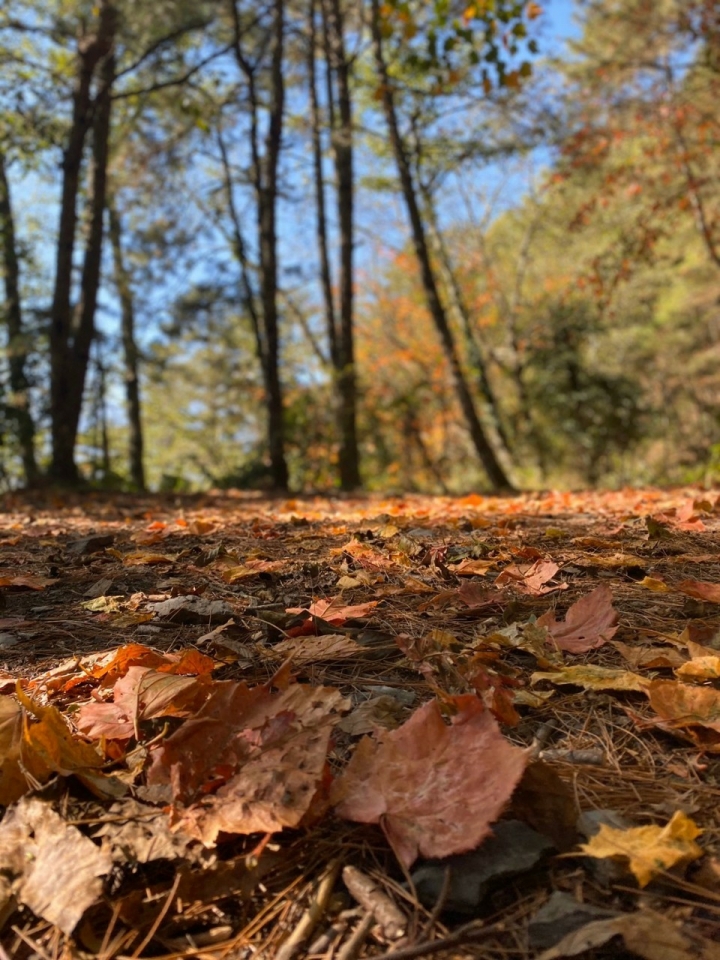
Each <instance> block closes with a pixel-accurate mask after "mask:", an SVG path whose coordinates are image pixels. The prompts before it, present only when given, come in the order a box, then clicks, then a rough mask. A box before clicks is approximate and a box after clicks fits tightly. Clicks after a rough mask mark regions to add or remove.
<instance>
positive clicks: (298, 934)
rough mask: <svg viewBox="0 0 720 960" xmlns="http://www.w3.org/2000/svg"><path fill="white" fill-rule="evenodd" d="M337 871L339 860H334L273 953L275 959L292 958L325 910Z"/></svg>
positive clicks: (338, 869) (284, 959)
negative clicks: (296, 920) (303, 909)
mask: <svg viewBox="0 0 720 960" xmlns="http://www.w3.org/2000/svg"><path fill="white" fill-rule="evenodd" d="M339 871H340V861H339V860H334V861H333V862H332V863H331V864H330V865H329V867H328V869H327V870H326V871H325V873H324V875H323V876H322V878H321V880H320V882H319V884H318V888H317V893H316V894H315V896H314V898H313V900H312V903H311V904H310V906H309V907H308V908H307V910H306V911H305V913H304V914H303V915H302V917H301V918H300V922H299V923H298V924H297V926H296V927H295V929H294V930H293V931H292V933H291V934H290V936H289V937H288V938H287V940H286V941H285V943H283V944H282V946H281V947H280V949H279V950H278V952H277V953H276V954H275V960H292V957H294V956H295V954H296V953H297V952H298V950H299V949H300V947H301V946H302V945H303V943H305V941H306V940H307V938H308V937H309V936H310V934H311V933H312V932H313V930H314V929H315V927H316V926H317V925H318V922H319V921H320V919H321V918H322V917H323V915H324V913H325V911H326V910H327V905H328V903H329V902H330V895H331V894H332V892H333V887H334V886H335V881H336V880H337V875H338V873H339Z"/></svg>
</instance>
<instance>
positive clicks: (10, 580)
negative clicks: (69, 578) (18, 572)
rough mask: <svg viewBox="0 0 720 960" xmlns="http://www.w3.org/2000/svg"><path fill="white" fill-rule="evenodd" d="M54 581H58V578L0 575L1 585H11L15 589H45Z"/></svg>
mask: <svg viewBox="0 0 720 960" xmlns="http://www.w3.org/2000/svg"><path fill="white" fill-rule="evenodd" d="M53 583H57V580H52V579H50V578H48V577H31V576H18V577H0V587H10V588H12V589H15V590H44V589H45V587H50V586H52V584H53Z"/></svg>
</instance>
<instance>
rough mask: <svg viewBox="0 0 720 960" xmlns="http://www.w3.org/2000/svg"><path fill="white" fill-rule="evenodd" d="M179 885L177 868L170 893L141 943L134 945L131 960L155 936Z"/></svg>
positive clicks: (134, 958) (138, 954)
mask: <svg viewBox="0 0 720 960" xmlns="http://www.w3.org/2000/svg"><path fill="white" fill-rule="evenodd" d="M179 886H180V871H179V870H178V871H177V872H176V874H175V880H174V881H173V885H172V887H171V889H170V893H169V894H168V895H167V899H166V900H165V903H164V904H163V907H162V910H161V911H160V913H159V914H158V915H157V916H156V917H155V920H154V922H153V925H152V926H151V927H150V929H149V930H148V932H147V936H146V937H145V939H144V940H143V941H142V943H141V944H140V945H139V946H138V947H136V948H135V949H134V950H133V952H132V954H131V956H132V958H133V960H136V958H137V957H139V956H140V954H141V953H142V952H143V950H144V949H145V947H146V946H147V945H148V944H149V943H150V942H151V941H152V938H153V937H154V936H155V934H156V933H157V932H158V929H159V927H160V924H161V923H162V922H163V920H164V919H165V916H166V914H167V912H168V910H169V909H170V906H171V904H172V902H173V898H174V896H175V894H176V893H177V888H178V887H179Z"/></svg>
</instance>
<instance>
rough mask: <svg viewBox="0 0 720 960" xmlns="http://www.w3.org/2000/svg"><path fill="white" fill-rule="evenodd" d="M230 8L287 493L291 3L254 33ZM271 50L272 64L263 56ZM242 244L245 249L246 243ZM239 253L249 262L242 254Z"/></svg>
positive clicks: (268, 369) (274, 9)
mask: <svg viewBox="0 0 720 960" xmlns="http://www.w3.org/2000/svg"><path fill="white" fill-rule="evenodd" d="M228 2H229V5H230V14H231V18H232V25H233V51H234V54H235V59H236V61H237V64H238V67H239V69H240V71H241V73H242V74H243V76H244V78H245V82H246V86H247V98H248V109H249V112H250V137H249V139H250V181H251V183H252V187H253V190H254V192H255V200H256V215H257V241H258V244H257V245H258V259H259V272H260V296H259V304H260V311H259V312H258V313H257V315H256V320H257V327H256V331H257V343H258V352H259V358H260V363H261V366H262V372H263V381H264V384H265V393H266V410H267V425H268V450H269V454H270V469H271V472H272V480H273V484H274V486H275V487H276V488H277V489H278V490H285V489H287V486H288V468H287V461H286V458H285V423H284V409H283V389H282V381H281V377H280V323H279V310H278V302H279V286H278V252H277V203H278V193H279V163H280V151H281V147H282V134H283V122H284V111H285V78H284V72H283V71H284V49H285V28H286V23H285V15H286V11H285V0H273V2H272V4H271V5H270V8H269V11H270V12H269V17H268V20H267V23H261V24H258V23H257V22H256V14H255V11H254V10H253V11H250V19H251V23H252V28H249V27H248V25H247V24H246V23H245V22H244V19H247V16H248V14H247V12H246V16H245V18H244V17H243V11H241V9H240V5H239V0H228ZM258 32H260V36H258ZM248 36H250V38H251V39H252V40H253V41H254V43H256V44H257V46H255V47H254V48H253V49H251V50H248V49H247V47H248ZM266 46H267V48H268V54H267V58H265V57H264V56H263V54H264V50H265V48H266ZM258 50H259V51H260V52H259V53H258V52H257V51H258ZM263 81H264V82H265V85H266V99H267V103H266V108H265V110H263V102H262V98H261V84H262V83H263ZM263 113H266V114H267V118H266V127H265V135H264V137H262V134H261V130H260V126H261V120H262V114H263ZM261 142H262V149H261ZM226 170H227V166H226ZM236 223H237V221H236ZM240 244H241V247H242V237H240ZM236 246H237V238H236ZM238 253H239V254H240V255H241V256H244V253H243V251H242V250H241V249H239V250H238Z"/></svg>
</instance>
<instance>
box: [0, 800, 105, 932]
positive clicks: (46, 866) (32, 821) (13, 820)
mask: <svg viewBox="0 0 720 960" xmlns="http://www.w3.org/2000/svg"><path fill="white" fill-rule="evenodd" d="M111 868H112V860H111V858H110V854H109V852H108V851H107V850H104V849H102V848H101V847H98V846H96V845H95V844H94V843H93V842H92V840H89V839H88V838H87V837H84V836H83V835H82V834H81V833H80V831H79V830H78V829H77V827H74V826H71V825H70V824H68V823H65V821H64V820H63V819H62V818H61V817H59V816H58V814H57V813H55V811H54V810H53V809H52V808H51V807H50V805H49V804H47V803H44V802H43V801H42V800H39V799H38V798H37V797H27V798H23V799H22V800H20V802H19V803H18V804H17V805H16V806H14V807H11V808H10V809H9V810H7V811H6V813H5V817H4V819H3V821H2V823H0V871H1V872H2V873H7V874H10V876H11V877H12V878H13V881H14V882H13V891H14V893H15V896H16V897H17V899H18V900H19V901H20V903H23V904H25V906H27V907H29V908H30V909H31V910H32V911H33V913H35V914H36V915H37V916H38V917H42V918H43V919H44V920H47V921H48V922H49V923H52V924H54V925H55V926H56V927H59V928H60V929H61V930H62V931H63V932H64V933H66V934H68V936H69V935H70V934H71V933H72V932H73V930H74V929H75V926H76V925H77V923H78V921H79V920H80V918H81V917H82V915H83V913H85V911H86V910H87V908H88V907H89V906H91V905H92V904H93V903H94V902H95V900H97V898H98V897H99V896H100V894H101V892H102V879H101V878H102V877H103V876H105V875H106V874H108V873H109V872H110V870H111Z"/></svg>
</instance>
